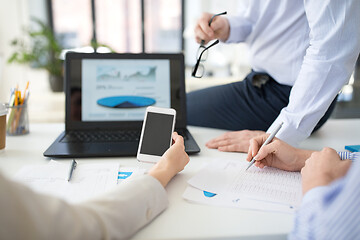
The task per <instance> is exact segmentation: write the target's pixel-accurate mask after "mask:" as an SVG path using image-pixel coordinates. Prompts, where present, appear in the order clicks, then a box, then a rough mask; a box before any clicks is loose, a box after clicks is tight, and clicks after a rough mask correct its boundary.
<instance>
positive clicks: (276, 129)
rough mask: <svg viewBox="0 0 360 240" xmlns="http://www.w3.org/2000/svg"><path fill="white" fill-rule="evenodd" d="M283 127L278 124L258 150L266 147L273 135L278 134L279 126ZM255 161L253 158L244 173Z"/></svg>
mask: <svg viewBox="0 0 360 240" xmlns="http://www.w3.org/2000/svg"><path fill="white" fill-rule="evenodd" d="M282 125H283V123H280V124H279V126H277V127H276V128H275V129H274V131H273V132H272V133H271V134H270V135H269V137H268V138H267V139H266V140H265V142H264V143H263V144H262V145H261V147H260V148H259V151H260V149H261V148H262V147H263V146H265V145H267V144H268V143H269V142H271V140H273V138H274V137H275V135H276V134H277V133H278V131H279V130H280V128H281V126H282ZM255 161H256V159H255V157H253V158H252V159H251V161H250V163H249V165H248V167H247V168H246V169H245V171H247V170H248V169H249V168H250V167H251V166H252V165H253V164H254V163H255Z"/></svg>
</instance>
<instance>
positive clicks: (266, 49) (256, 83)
mask: <svg viewBox="0 0 360 240" xmlns="http://www.w3.org/2000/svg"><path fill="white" fill-rule="evenodd" d="M237 3H238V4H239V10H240V12H239V14H237V15H236V16H229V17H228V18H226V17H224V16H216V17H214V16H215V15H213V14H210V13H204V14H203V15H202V17H201V18H200V19H199V21H198V22H197V25H196V27H195V38H196V41H197V42H198V43H202V42H203V43H205V44H207V43H208V42H209V41H211V40H214V39H219V40H220V41H222V42H225V43H239V42H244V43H246V44H247V45H248V46H249V53H250V61H251V68H252V69H253V70H252V72H251V73H249V75H248V76H247V77H246V78H245V79H244V80H243V81H238V82H234V83H231V84H226V85H221V86H215V87H211V88H206V89H201V90H198V91H193V92H189V93H188V94H187V118H188V120H187V123H188V124H189V125H194V126H202V127H212V128H221V129H227V130H231V131H234V132H228V133H225V134H223V135H221V136H219V137H217V138H215V139H213V140H211V141H209V142H208V143H207V144H206V146H207V147H209V148H214V149H218V150H220V151H238V152H246V151H247V150H248V147H249V140H250V139H251V138H252V137H255V136H259V135H261V134H264V131H267V132H272V131H273V130H274V128H275V127H276V126H277V125H278V124H279V123H280V122H284V124H285V125H284V127H283V128H282V129H281V130H280V132H279V134H278V135H277V136H278V137H279V138H280V139H282V140H283V141H286V142H287V143H289V144H291V145H297V144H298V143H299V142H301V141H303V140H304V139H306V138H307V137H308V136H310V134H311V133H312V132H313V131H316V130H317V129H319V128H320V127H321V126H322V125H323V124H324V123H325V121H326V120H327V119H328V118H329V116H330V114H331V112H332V110H333V109H334V107H335V104H336V96H337V94H338V93H339V91H340V90H341V88H342V86H343V85H344V84H346V83H347V82H348V81H349V78H350V76H351V74H352V72H353V70H354V66H355V62H356V59H357V58H358V56H359V52H360V14H359V11H358V9H360V1H359V0H330V1H314V0H304V1H300V0H298V1H293V0H283V1H278V0H257V1H237ZM355 9H356V10H355ZM210 46H211V45H209V46H208V47H210ZM199 49H200V48H199ZM203 49H205V48H203ZM207 51H210V53H209V54H211V51H212V50H211V49H208V50H207ZM202 56H204V55H202ZM199 57H200V56H199ZM200 61H201V59H198V62H200ZM195 68H196V65H195V67H194V70H195ZM193 74H194V76H195V77H197V76H196V73H194V72H193ZM198 77H201V75H200V76H198Z"/></svg>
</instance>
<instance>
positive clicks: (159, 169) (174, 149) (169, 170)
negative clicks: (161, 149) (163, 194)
mask: <svg viewBox="0 0 360 240" xmlns="http://www.w3.org/2000/svg"><path fill="white" fill-rule="evenodd" d="M172 138H173V141H174V144H173V145H172V146H171V147H170V148H169V149H168V150H167V151H166V152H165V153H164V155H163V156H162V157H161V159H160V160H159V161H158V162H157V163H156V164H155V165H154V166H153V167H152V168H151V169H150V171H149V175H151V176H153V177H154V178H156V179H157V180H159V181H160V183H161V184H162V185H163V186H164V187H166V185H167V184H168V183H169V181H170V180H171V179H172V178H173V177H174V176H175V175H176V174H177V173H178V172H180V171H182V170H183V169H184V167H185V166H186V165H187V164H188V162H189V156H188V155H187V153H186V152H185V146H184V139H183V137H182V136H180V135H178V134H177V133H176V132H174V133H173V135H172Z"/></svg>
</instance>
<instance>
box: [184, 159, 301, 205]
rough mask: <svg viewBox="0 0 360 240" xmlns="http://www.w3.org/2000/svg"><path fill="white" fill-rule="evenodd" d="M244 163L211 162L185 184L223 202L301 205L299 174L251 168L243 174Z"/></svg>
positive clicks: (232, 161) (245, 165)
mask: <svg viewBox="0 0 360 240" xmlns="http://www.w3.org/2000/svg"><path fill="white" fill-rule="evenodd" d="M248 164H249V163H248V162H246V161H244V160H238V161H235V160H221V159H219V160H214V161H212V162H211V163H209V164H208V165H207V166H206V167H204V168H203V169H202V170H200V171H199V172H198V173H197V174H196V175H195V176H194V177H192V178H191V179H190V180H189V181H188V183H189V184H190V185H191V186H192V187H194V188H197V189H200V190H203V191H208V192H211V193H214V194H218V195H222V196H223V197H224V198H230V199H236V198H240V199H241V198H244V197H246V198H250V199H254V200H260V201H267V202H272V203H280V204H286V205H288V206H291V207H294V208H295V207H297V206H299V205H300V203H301V197H302V192H301V174H300V173H299V172H287V171H283V170H279V169H275V168H270V167H266V168H264V169H260V168H257V167H255V166H253V167H251V168H249V169H248V170H247V171H245V169H246V167H247V166H248Z"/></svg>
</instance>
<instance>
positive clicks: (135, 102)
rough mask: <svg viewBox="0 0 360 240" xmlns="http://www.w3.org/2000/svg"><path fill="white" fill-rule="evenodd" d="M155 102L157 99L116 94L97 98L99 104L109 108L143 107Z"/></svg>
mask: <svg viewBox="0 0 360 240" xmlns="http://www.w3.org/2000/svg"><path fill="white" fill-rule="evenodd" d="M155 103H156V101H155V99H153V98H149V97H141V96H114V97H105V98H101V99H99V100H97V104H98V105H100V106H102V107H108V108H142V107H147V106H151V105H154V104H155Z"/></svg>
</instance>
